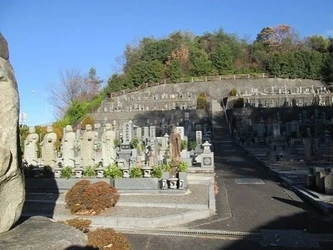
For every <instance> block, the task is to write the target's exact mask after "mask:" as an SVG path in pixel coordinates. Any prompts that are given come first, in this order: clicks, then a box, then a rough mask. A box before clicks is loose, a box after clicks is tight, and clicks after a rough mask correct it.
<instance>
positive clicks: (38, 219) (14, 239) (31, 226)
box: [0, 216, 88, 250]
mask: <svg viewBox="0 0 333 250" xmlns="http://www.w3.org/2000/svg"><path fill="white" fill-rule="evenodd" d="M87 241H88V239H87V235H85V234H84V233H82V232H81V231H79V230H78V229H75V228H74V227H70V226H67V225H64V224H61V223H56V222H53V221H52V220H51V219H49V218H46V217H42V216H34V217H31V218H29V219H28V220H26V221H25V222H23V223H22V224H20V225H18V226H17V227H15V228H14V229H12V230H10V231H8V232H5V233H2V234H0V246H1V249H6V250H17V249H29V250H40V249H44V250H51V249H52V250H64V249H79V247H81V249H83V247H84V246H86V244H87ZM74 246H77V248H75V247H74Z"/></svg>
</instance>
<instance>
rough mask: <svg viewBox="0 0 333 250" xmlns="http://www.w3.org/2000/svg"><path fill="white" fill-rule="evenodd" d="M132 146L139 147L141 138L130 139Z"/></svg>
mask: <svg viewBox="0 0 333 250" xmlns="http://www.w3.org/2000/svg"><path fill="white" fill-rule="evenodd" d="M130 146H131V148H136V149H139V148H138V147H139V139H138V138H137V137H134V138H133V139H132V140H131V141H130Z"/></svg>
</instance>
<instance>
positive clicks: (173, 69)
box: [166, 59, 182, 82]
mask: <svg viewBox="0 0 333 250" xmlns="http://www.w3.org/2000/svg"><path fill="white" fill-rule="evenodd" d="M166 75H167V76H168V77H169V78H170V80H171V82H176V81H177V80H179V79H180V78H181V76H182V66H181V64H180V62H179V61H178V60H177V59H172V60H171V61H170V62H169V64H168V68H167V71H166Z"/></svg>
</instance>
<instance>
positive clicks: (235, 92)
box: [229, 89, 237, 96]
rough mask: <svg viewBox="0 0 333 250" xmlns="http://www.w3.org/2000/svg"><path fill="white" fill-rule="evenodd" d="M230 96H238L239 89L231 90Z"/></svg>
mask: <svg viewBox="0 0 333 250" xmlns="http://www.w3.org/2000/svg"><path fill="white" fill-rule="evenodd" d="M229 95H230V96H236V95H237V89H231V90H230V93H229Z"/></svg>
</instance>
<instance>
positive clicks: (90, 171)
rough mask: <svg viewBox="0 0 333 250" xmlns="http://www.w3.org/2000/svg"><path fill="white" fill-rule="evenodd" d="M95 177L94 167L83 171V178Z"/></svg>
mask: <svg viewBox="0 0 333 250" xmlns="http://www.w3.org/2000/svg"><path fill="white" fill-rule="evenodd" d="M96 175H97V173H96V171H95V168H94V167H87V168H86V169H85V170H83V176H84V177H96Z"/></svg>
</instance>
